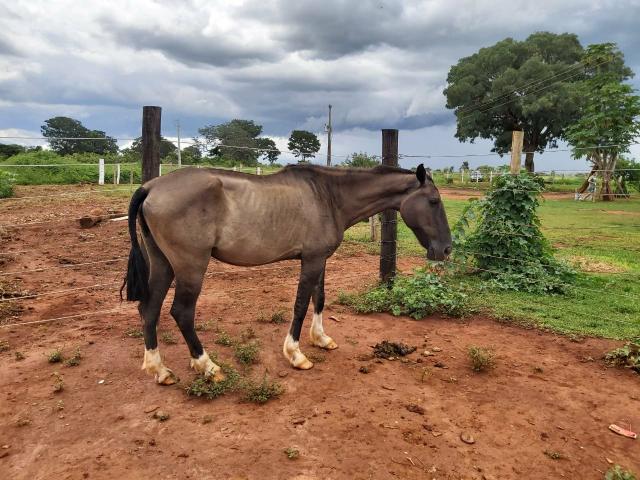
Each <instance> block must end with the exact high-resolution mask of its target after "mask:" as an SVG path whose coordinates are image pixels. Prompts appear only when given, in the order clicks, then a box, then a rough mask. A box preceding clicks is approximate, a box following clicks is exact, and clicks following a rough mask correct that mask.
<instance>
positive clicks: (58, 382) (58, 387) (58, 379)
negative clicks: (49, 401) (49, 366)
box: [51, 372, 64, 393]
mask: <svg viewBox="0 0 640 480" xmlns="http://www.w3.org/2000/svg"><path fill="white" fill-rule="evenodd" d="M51 375H52V376H53V378H54V380H53V392H54V393H60V392H61V391H62V390H64V380H63V379H62V375H60V374H59V373H58V372H53V373H52V374H51Z"/></svg>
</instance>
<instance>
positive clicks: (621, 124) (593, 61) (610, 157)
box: [566, 43, 640, 200]
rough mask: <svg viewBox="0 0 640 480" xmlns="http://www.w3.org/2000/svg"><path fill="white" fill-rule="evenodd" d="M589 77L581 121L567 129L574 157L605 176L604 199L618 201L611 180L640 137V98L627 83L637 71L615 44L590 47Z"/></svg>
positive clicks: (582, 85)
mask: <svg viewBox="0 0 640 480" xmlns="http://www.w3.org/2000/svg"><path fill="white" fill-rule="evenodd" d="M584 62H585V63H586V65H587V70H588V77H587V78H586V79H585V80H584V81H582V82H581V83H580V85H579V86H578V88H577V91H578V92H579V94H580V98H581V102H580V103H581V104H580V118H579V119H578V120H576V121H575V122H574V123H573V124H572V125H571V126H570V127H569V128H567V132H566V138H567V140H568V141H569V143H570V144H571V146H572V147H573V156H574V158H586V159H587V160H589V161H590V162H591V163H592V164H593V167H594V169H595V170H596V171H598V172H599V173H600V175H601V176H602V180H603V181H602V188H601V194H602V199H603V200H614V199H615V195H614V191H613V189H612V187H611V179H612V176H613V172H614V170H615V168H616V162H617V160H618V158H619V156H620V155H621V154H624V153H626V152H628V151H629V146H630V145H631V143H632V142H633V141H634V139H635V138H636V137H637V136H638V135H640V123H639V122H638V117H639V116H640V97H639V96H638V95H635V94H634V89H633V88H632V87H631V86H630V85H629V84H626V83H623V82H624V81H625V80H627V79H629V78H630V77H631V76H633V72H632V71H631V70H630V69H629V68H628V67H625V66H624V57H623V55H622V52H620V50H618V48H617V46H616V45H615V44H614V43H603V44H597V45H589V47H588V48H587V51H586V55H585V60H584Z"/></svg>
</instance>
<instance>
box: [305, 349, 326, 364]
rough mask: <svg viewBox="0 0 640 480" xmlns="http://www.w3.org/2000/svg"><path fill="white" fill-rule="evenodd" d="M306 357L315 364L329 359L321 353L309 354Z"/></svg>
mask: <svg viewBox="0 0 640 480" xmlns="http://www.w3.org/2000/svg"><path fill="white" fill-rule="evenodd" d="M306 355H307V358H308V359H309V360H311V361H312V362H313V363H322V362H324V361H325V360H326V359H327V357H325V356H324V354H322V353H320V352H308V353H307V354H306Z"/></svg>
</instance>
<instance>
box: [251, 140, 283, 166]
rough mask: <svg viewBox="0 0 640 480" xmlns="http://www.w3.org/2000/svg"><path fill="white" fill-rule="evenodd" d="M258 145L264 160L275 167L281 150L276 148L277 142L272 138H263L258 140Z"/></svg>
mask: <svg viewBox="0 0 640 480" xmlns="http://www.w3.org/2000/svg"><path fill="white" fill-rule="evenodd" d="M256 143H257V145H258V148H259V149H260V154H261V155H262V156H263V158H264V159H266V160H267V161H268V162H269V163H270V164H271V165H273V164H274V163H275V162H276V161H277V160H278V157H279V156H280V150H278V147H276V142H274V141H273V140H272V139H270V138H267V137H262V138H256Z"/></svg>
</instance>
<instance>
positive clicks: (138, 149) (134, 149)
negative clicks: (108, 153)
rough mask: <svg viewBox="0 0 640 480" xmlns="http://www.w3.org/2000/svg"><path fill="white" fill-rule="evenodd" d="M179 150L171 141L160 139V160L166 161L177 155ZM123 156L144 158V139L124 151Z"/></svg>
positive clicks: (139, 138) (138, 140) (134, 142)
mask: <svg viewBox="0 0 640 480" xmlns="http://www.w3.org/2000/svg"><path fill="white" fill-rule="evenodd" d="M177 149H178V148H177V147H176V146H175V145H174V144H173V142H172V141H171V140H167V139H166V138H164V137H162V136H161V137H160V159H161V160H164V159H166V158H167V157H168V156H169V155H170V154H172V153H175V152H176V150H177ZM122 153H123V154H128V153H130V154H133V156H134V157H136V158H138V159H140V158H142V137H138V138H136V139H135V140H134V141H133V143H132V144H131V146H130V147H129V148H125V149H124V150H123V151H122Z"/></svg>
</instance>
